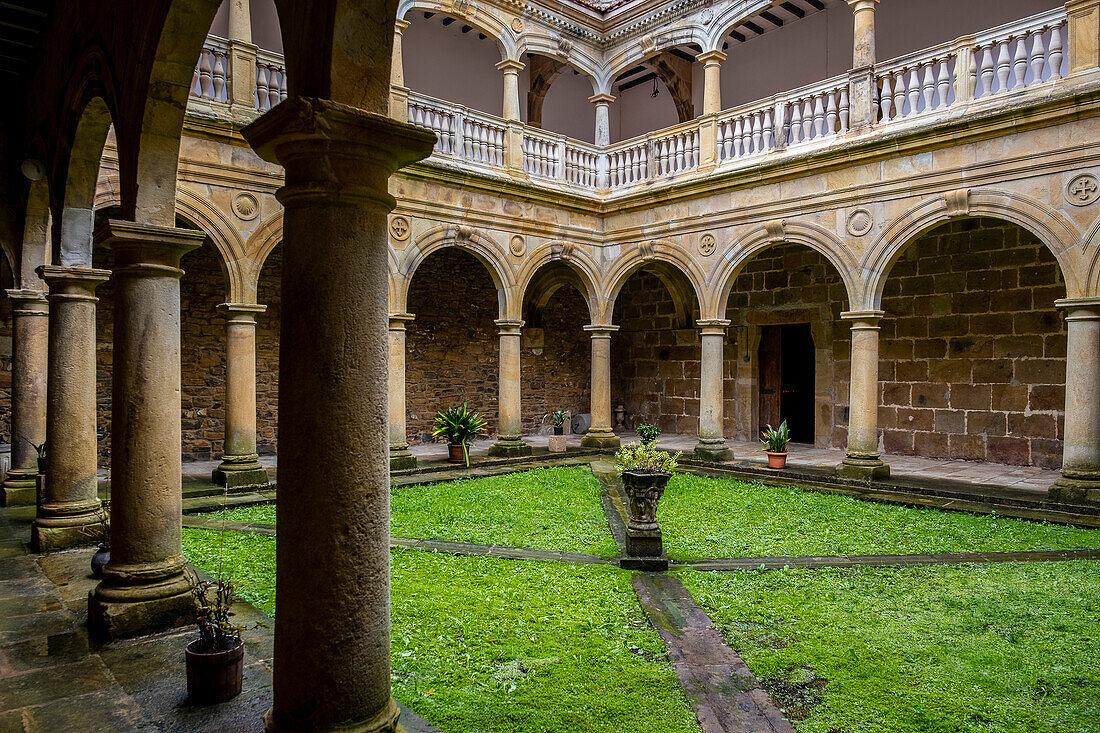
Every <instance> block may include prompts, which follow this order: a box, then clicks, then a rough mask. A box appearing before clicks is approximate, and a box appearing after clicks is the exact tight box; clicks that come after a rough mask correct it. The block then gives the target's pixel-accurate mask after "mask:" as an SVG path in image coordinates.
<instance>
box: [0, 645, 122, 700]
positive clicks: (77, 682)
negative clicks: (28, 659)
mask: <svg viewBox="0 0 1100 733" xmlns="http://www.w3.org/2000/svg"><path fill="white" fill-rule="evenodd" d="M114 684H115V681H114V678H113V677H111V673H110V672H109V671H108V669H107V667H106V666H105V665H104V664H103V662H102V661H100V659H99V657H97V656H95V655H91V656H88V657H85V658H84V659H81V660H80V661H79V662H74V663H72V664H63V665H58V666H55V667H46V668H43V669H37V670H34V671H31V672H25V673H23V674H19V675H15V676H12V677H6V678H3V679H0V705H3V706H4V708H5V709H8V710H14V709H15V708H22V707H28V706H31V705H41V704H42V703H46V702H49V701H51V700H58V699H63V698H71V697H77V696H80V695H86V694H89V693H92V692H97V691H100V690H105V689H107V688H109V687H112V686H113V685H114ZM116 689H117V688H116Z"/></svg>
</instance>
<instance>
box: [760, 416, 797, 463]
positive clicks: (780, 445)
mask: <svg viewBox="0 0 1100 733" xmlns="http://www.w3.org/2000/svg"><path fill="white" fill-rule="evenodd" d="M760 442H761V444H763V446H764V447H763V448H761V449H760V450H758V451H757V453H767V454H768V468H786V467H787V443H790V442H791V431H790V430H788V429H787V421H786V420H784V421H783V422H781V423H779V427H778V428H773V427H772V426H771V425H769V426H768V427H767V429H765V430H761V431H760Z"/></svg>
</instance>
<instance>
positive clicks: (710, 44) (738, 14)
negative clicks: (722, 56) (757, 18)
mask: <svg viewBox="0 0 1100 733" xmlns="http://www.w3.org/2000/svg"><path fill="white" fill-rule="evenodd" d="M774 4H775V3H774V0H745V1H744V2H739V3H730V4H729V5H727V6H726V7H725V8H723V9H722V10H721V11H719V12H718V14H717V15H716V16H715V17H714V19H713V20H712V21H711V22H710V24H709V27H708V30H707V32H706V43H703V44H701V45H702V46H703V50H704V51H716V50H721V48H722V41H723V39H725V37H726V36H728V35H729V32H730V31H731V30H733V29H734V28H736V27H737V26H739V25H741V24H742V23H743V22H745V21H746V20H748V19H749V18H751V17H752V16H754V15H756V14H757V13H759V12H760V11H762V10H767V9H768V8H770V7H771V6H772V5H774Z"/></svg>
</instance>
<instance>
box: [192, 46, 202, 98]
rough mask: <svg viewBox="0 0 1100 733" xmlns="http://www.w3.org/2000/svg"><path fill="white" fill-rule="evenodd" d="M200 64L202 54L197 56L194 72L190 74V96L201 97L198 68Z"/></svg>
mask: <svg viewBox="0 0 1100 733" xmlns="http://www.w3.org/2000/svg"><path fill="white" fill-rule="evenodd" d="M201 64H202V54H201V53H200V54H199V60H198V61H196V62H195V71H194V72H192V74H191V92H190V94H191V96H192V97H200V98H201V97H202V84H200V83H199V66H200V65H201Z"/></svg>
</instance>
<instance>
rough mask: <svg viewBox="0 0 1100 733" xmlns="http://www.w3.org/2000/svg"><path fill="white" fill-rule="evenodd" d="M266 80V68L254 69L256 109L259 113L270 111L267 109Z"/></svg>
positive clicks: (258, 67)
mask: <svg viewBox="0 0 1100 733" xmlns="http://www.w3.org/2000/svg"><path fill="white" fill-rule="evenodd" d="M267 79H268V76H267V67H266V66H257V67H256V109H258V110H260V111H261V112H266V111H267V110H268V109H270V107H268V97H267Z"/></svg>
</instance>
